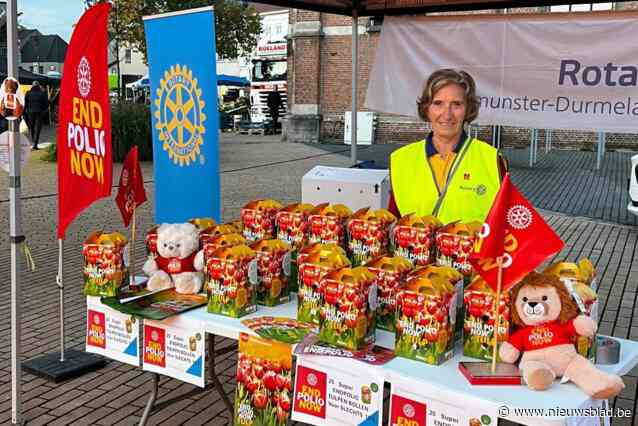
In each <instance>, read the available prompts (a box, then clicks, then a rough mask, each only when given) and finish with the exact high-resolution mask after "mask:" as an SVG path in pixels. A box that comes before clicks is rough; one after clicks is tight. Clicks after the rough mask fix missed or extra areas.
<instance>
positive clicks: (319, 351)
mask: <svg viewBox="0 0 638 426" xmlns="http://www.w3.org/2000/svg"><path fill="white" fill-rule="evenodd" d="M295 355H308V356H331V357H338V358H351V359H356V360H359V361H362V362H365V363H367V364H372V365H383V364H385V363H387V362H388V361H390V360H391V359H392V358H394V357H396V355H395V354H394V351H393V350H391V349H387V348H383V347H381V346H376V345H368V346H367V347H365V348H363V349H361V350H358V351H353V350H350V349H345V348H336V347H334V346H330V345H328V344H327V343H324V342H321V341H320V340H319V336H317V335H316V334H308V335H307V336H306V337H305V338H304V339H303V341H302V342H301V343H299V344H298V345H297V346H296V347H295Z"/></svg>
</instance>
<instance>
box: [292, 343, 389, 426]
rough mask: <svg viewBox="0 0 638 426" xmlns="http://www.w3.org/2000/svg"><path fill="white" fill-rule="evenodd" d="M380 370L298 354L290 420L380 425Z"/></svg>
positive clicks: (344, 425)
mask: <svg viewBox="0 0 638 426" xmlns="http://www.w3.org/2000/svg"><path fill="white" fill-rule="evenodd" d="M383 381H384V377H383V375H382V373H380V371H379V369H377V368H374V367H371V366H368V365H366V364H363V363H361V362H357V361H353V360H348V359H339V362H338V363H335V359H334V358H331V357H314V356H312V357H307V356H303V355H299V356H298V357H297V373H296V375H295V391H294V397H293V411H292V420H295V421H301V422H304V423H310V424H313V425H318V426H321V425H330V426H381V419H382V415H381V413H382V412H383Z"/></svg>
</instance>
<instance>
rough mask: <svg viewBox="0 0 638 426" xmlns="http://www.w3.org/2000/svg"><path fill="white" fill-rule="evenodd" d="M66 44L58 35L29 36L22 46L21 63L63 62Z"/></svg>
mask: <svg viewBox="0 0 638 426" xmlns="http://www.w3.org/2000/svg"><path fill="white" fill-rule="evenodd" d="M67 47H68V44H67V43H66V41H64V40H62V38H61V37H60V36H59V35H41V34H34V35H31V36H30V37H29V38H28V39H27V41H26V42H25V43H24V44H23V46H22V62H59V63H62V62H64V57H65V55H66V49H67Z"/></svg>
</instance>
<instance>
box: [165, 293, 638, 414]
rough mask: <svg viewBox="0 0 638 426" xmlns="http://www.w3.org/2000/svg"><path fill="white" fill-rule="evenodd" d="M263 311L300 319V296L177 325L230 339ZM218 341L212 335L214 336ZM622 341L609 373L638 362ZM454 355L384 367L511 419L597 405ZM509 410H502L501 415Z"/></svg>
mask: <svg viewBox="0 0 638 426" xmlns="http://www.w3.org/2000/svg"><path fill="white" fill-rule="evenodd" d="M263 316H272V317H285V318H296V316H297V300H296V297H293V301H291V302H290V303H286V304H284V305H279V306H275V307H263V306H260V307H259V309H258V310H257V312H255V313H253V314H250V315H247V316H245V317H242V318H230V317H224V316H220V315H215V314H210V313H208V312H207V311H206V308H205V307H204V308H199V309H194V310H192V311H188V312H185V313H183V314H181V315H179V317H177V318H175V320H174V321H175V324H177V323H182V324H190V326H191V327H192V326H194V325H196V326H199V327H200V328H202V329H203V330H205V331H206V333H209V334H212V335H217V336H222V337H226V338H230V339H235V340H236V339H238V338H239V333H241V332H244V333H251V334H254V333H253V332H252V330H250V329H249V328H248V327H246V326H245V325H243V324H242V323H241V321H242V320H244V319H249V318H258V317H263ZM211 340H212V339H211ZM617 340H618V341H619V342H620V344H621V354H620V356H621V358H620V362H619V363H617V364H614V365H598V367H599V368H600V369H601V370H603V371H606V372H609V373H614V374H618V375H620V376H622V375H623V374H627V373H628V372H629V371H630V370H631V369H632V368H633V367H634V366H636V365H637V364H638V343H636V342H632V341H629V340H625V339H617ZM376 343H377V344H378V345H379V346H383V347H387V348H394V334H393V333H390V332H387V331H383V330H377V342H376ZM457 349H458V350H457V352H456V355H455V357H454V358H453V359H451V360H449V361H447V362H445V363H444V364H442V365H439V366H434V365H428V364H424V363H421V362H417V361H412V360H408V359H405V358H399V357H397V358H395V359H393V360H392V361H390V362H388V363H387V364H385V365H383V366H378V367H377V368H381V369H382V370H383V373H384V375H385V378H386V381H387V382H390V383H392V382H393V380H396V379H397V378H400V377H407V378H410V379H412V380H417V381H423V382H428V383H429V384H431V385H433V386H436V387H439V388H440V389H441V390H442V391H446V392H448V393H450V392H451V393H453V394H455V395H456V396H457V397H458V398H459V399H460V400H462V398H463V396H464V395H465V396H471V397H474V398H480V399H483V400H485V401H487V402H489V403H492V404H497V405H499V406H504V407H507V410H509V413H510V414H509V415H507V416H505V417H503V418H506V419H507V420H511V421H516V422H518V423H521V424H527V425H534V426H537V425H558V424H565V422H566V420H567V417H564V416H563V417H561V416H554V417H547V418H540V417H521V416H515V415H514V413H515V410H516V409H534V410H536V412H540V410H545V412H546V413H548V412H550V411H547V410H549V409H556V408H560V409H564V410H566V411H570V410H571V411H572V412H574V410H576V409H583V408H587V407H590V406H592V400H591V399H590V398H589V397H588V396H587V395H586V394H584V393H583V392H582V391H581V390H580V389H578V388H577V387H576V386H575V385H573V384H571V383H567V384H561V385H559V384H558V383H557V384H555V385H554V386H553V387H552V388H551V389H549V390H547V391H544V392H542V393H539V392H535V391H532V390H530V389H528V388H527V387H526V386H473V385H470V383H469V382H468V381H467V380H466V379H465V377H464V376H463V375H462V374H461V373H460V372H459V370H458V363H459V362H460V361H476V360H473V359H471V358H466V357H463V356H462V353H461V349H460V348H457ZM502 414H504V413H503V412H499V415H502Z"/></svg>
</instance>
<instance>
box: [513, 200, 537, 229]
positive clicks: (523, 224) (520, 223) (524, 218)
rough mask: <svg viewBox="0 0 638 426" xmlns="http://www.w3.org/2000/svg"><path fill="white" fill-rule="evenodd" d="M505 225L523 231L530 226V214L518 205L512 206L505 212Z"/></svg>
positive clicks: (528, 210)
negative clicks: (507, 224)
mask: <svg viewBox="0 0 638 426" xmlns="http://www.w3.org/2000/svg"><path fill="white" fill-rule="evenodd" d="M507 223H509V224H510V226H511V227H512V228H514V229H525V228H527V227H529V226H530V225H531V224H532V212H531V210H530V209H528V208H527V207H525V206H521V205H520V204H517V205H515V206H512V207H510V209H509V210H508V211H507Z"/></svg>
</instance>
